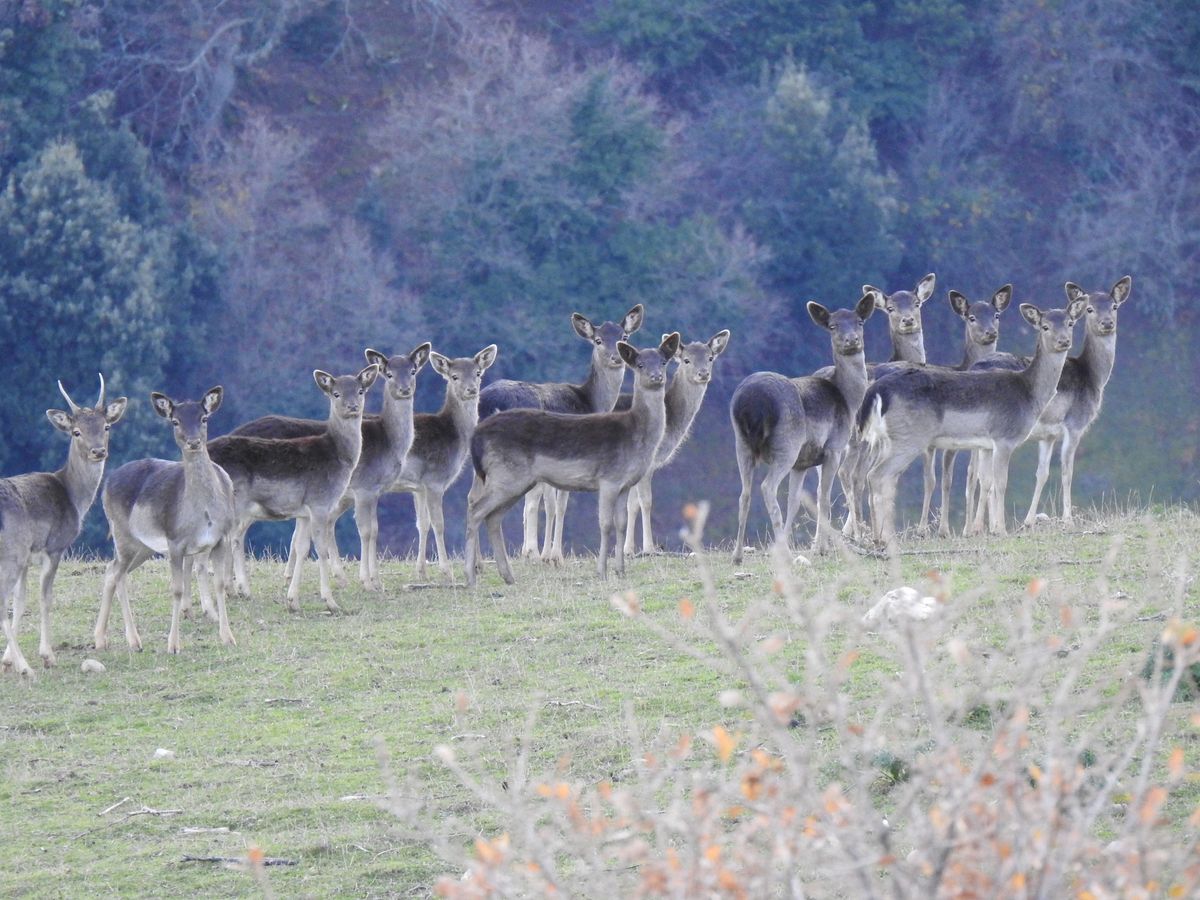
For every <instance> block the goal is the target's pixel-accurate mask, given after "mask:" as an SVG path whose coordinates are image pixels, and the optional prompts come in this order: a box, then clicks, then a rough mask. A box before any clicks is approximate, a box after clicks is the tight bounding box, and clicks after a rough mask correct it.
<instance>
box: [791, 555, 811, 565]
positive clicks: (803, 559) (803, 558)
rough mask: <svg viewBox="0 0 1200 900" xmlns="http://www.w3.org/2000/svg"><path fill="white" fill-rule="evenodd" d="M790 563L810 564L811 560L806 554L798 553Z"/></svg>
mask: <svg viewBox="0 0 1200 900" xmlns="http://www.w3.org/2000/svg"><path fill="white" fill-rule="evenodd" d="M792 565H793V566H811V565H812V560H811V559H809V558H808V557H807V556H804V555H800V556H797V557H796V558H795V559H793V560H792Z"/></svg>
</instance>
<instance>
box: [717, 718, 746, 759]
mask: <svg viewBox="0 0 1200 900" xmlns="http://www.w3.org/2000/svg"><path fill="white" fill-rule="evenodd" d="M712 734H713V741H714V742H715V743H716V746H717V758H718V759H720V760H721V762H723V763H727V762H729V758H730V757H731V756H733V751H734V750H736V749H737V745H738V741H739V740H741V734H730V733H729V732H728V731H726V730H725V729H724V727H722V726H721V725H717V726H716V727H715V728H713V730H712Z"/></svg>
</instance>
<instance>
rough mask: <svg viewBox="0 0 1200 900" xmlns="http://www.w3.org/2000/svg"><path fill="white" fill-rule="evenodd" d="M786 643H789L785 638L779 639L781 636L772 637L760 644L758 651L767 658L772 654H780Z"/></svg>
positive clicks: (764, 639)
mask: <svg viewBox="0 0 1200 900" xmlns="http://www.w3.org/2000/svg"><path fill="white" fill-rule="evenodd" d="M786 643H787V642H786V641H785V640H784V639H783V638H781V637H779V635H772V636H771V637H769V638H763V639H762V640H761V641H760V642H759V644H758V651H759V653H762V654H764V655H766V656H770V655H771V654H773V653H778V652H779V651H780V650H782V649H783V647H784V645H785V644H786Z"/></svg>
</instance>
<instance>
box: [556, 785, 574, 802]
mask: <svg viewBox="0 0 1200 900" xmlns="http://www.w3.org/2000/svg"><path fill="white" fill-rule="evenodd" d="M554 796H555V797H557V798H558V799H559V800H566V799H567V798H568V797H570V796H571V786H570V785H569V784H567V783H566V782H565V781H559V782H557V783H555V785H554Z"/></svg>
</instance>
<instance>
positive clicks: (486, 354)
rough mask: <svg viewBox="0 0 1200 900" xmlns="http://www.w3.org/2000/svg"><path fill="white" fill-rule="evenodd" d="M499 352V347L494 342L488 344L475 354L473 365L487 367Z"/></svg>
mask: <svg viewBox="0 0 1200 900" xmlns="http://www.w3.org/2000/svg"><path fill="white" fill-rule="evenodd" d="M499 352H500V348H499V347H497V346H496V345H495V344H488V345H487V346H486V347H484V348H483V349H482V350H480V351H479V352H478V353H476V354H475V365H477V366H479V368H481V369H488V368H490V367H491V365H492V363H494V362H495V361H496V355H497V354H498V353H499Z"/></svg>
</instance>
